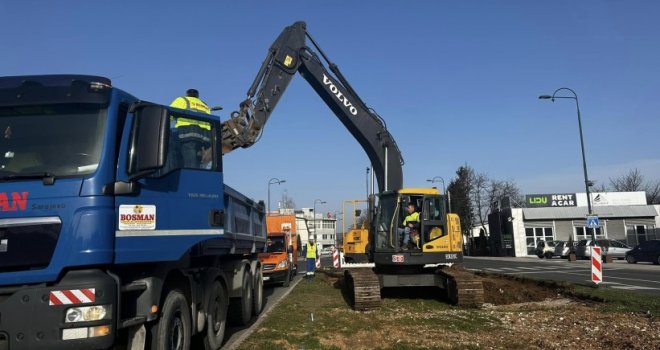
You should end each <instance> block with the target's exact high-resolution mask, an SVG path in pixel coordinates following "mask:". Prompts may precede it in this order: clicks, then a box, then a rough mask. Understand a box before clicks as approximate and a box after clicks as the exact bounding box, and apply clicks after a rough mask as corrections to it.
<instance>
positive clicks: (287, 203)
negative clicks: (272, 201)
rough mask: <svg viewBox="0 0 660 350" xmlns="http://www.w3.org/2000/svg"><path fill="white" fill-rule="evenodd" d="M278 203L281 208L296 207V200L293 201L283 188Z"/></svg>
mask: <svg viewBox="0 0 660 350" xmlns="http://www.w3.org/2000/svg"><path fill="white" fill-rule="evenodd" d="M280 205H281V206H282V209H295V208H296V202H294V201H293V198H292V197H291V196H289V192H287V190H284V191H283V192H282V199H281V200H280Z"/></svg>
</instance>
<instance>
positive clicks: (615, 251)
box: [604, 239, 632, 259]
mask: <svg viewBox="0 0 660 350" xmlns="http://www.w3.org/2000/svg"><path fill="white" fill-rule="evenodd" d="M631 249H632V247H631V246H629V245H627V244H625V243H623V242H621V241H617V240H614V239H612V240H610V246H609V247H608V248H607V250H606V251H605V253H604V255H607V256H611V257H612V259H625V257H626V253H628V252H629V251H630V250H631Z"/></svg>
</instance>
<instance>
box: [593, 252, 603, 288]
mask: <svg viewBox="0 0 660 350" xmlns="http://www.w3.org/2000/svg"><path fill="white" fill-rule="evenodd" d="M600 253H601V251H600V247H591V281H592V282H593V283H596V284H599V283H601V282H603V265H602V260H601V259H602V258H601V254H600Z"/></svg>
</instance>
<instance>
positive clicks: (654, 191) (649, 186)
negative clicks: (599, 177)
mask: <svg viewBox="0 0 660 350" xmlns="http://www.w3.org/2000/svg"><path fill="white" fill-rule="evenodd" d="M610 184H611V185H612V188H613V189H614V190H615V191H619V192H629V191H630V192H632V191H645V192H646V202H647V203H648V204H660V180H655V181H644V175H642V172H641V171H639V169H637V168H634V169H630V171H628V173H627V174H624V175H621V176H619V177H615V178H613V179H612V178H610Z"/></svg>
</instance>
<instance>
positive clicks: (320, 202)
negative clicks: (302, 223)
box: [313, 199, 325, 241]
mask: <svg viewBox="0 0 660 350" xmlns="http://www.w3.org/2000/svg"><path fill="white" fill-rule="evenodd" d="M316 203H319V204H325V201H322V200H320V199H315V200H314V220H313V222H314V241H316V240H317V236H316Z"/></svg>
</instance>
